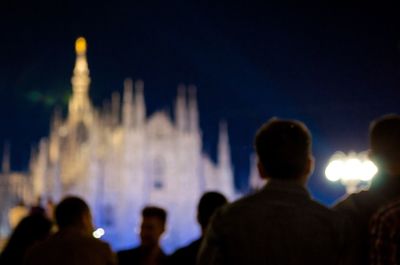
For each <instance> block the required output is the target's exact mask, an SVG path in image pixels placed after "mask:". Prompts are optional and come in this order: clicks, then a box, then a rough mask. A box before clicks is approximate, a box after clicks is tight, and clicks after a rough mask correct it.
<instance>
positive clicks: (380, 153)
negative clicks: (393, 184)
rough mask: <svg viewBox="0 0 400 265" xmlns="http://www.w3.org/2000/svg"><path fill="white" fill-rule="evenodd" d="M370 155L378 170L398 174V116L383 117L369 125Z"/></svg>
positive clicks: (399, 145)
mask: <svg viewBox="0 0 400 265" xmlns="http://www.w3.org/2000/svg"><path fill="white" fill-rule="evenodd" d="M369 135H370V136H369V137H370V154H371V158H372V159H373V160H374V162H375V163H377V164H378V166H379V170H383V171H385V173H388V174H392V175H398V174H400V165H399V159H400V116H399V115H396V114H389V115H385V116H383V117H381V118H378V119H377V120H375V121H373V122H372V123H371V125H370V133H369Z"/></svg>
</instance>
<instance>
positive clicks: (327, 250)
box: [198, 180, 347, 265]
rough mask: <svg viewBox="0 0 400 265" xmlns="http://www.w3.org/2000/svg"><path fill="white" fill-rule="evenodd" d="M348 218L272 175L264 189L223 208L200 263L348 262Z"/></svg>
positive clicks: (202, 251) (217, 217) (211, 230)
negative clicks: (272, 178)
mask: <svg viewBox="0 0 400 265" xmlns="http://www.w3.org/2000/svg"><path fill="white" fill-rule="evenodd" d="M344 227H345V218H343V217H342V216H340V215H339V214H337V213H335V212H334V211H332V210H330V209H328V208H326V207H324V206H322V205H321V204H319V203H317V202H316V201H314V200H312V199H311V197H310V195H309V193H308V191H307V190H306V189H305V188H304V187H303V186H301V185H299V184H297V183H294V182H292V181H278V180H270V181H269V182H268V183H267V185H266V186H265V187H264V188H263V189H262V190H261V191H259V192H257V193H255V194H253V195H250V196H248V197H245V198H243V199H240V200H238V201H236V202H234V203H232V204H230V205H227V206H225V207H223V208H222V209H220V210H219V211H218V212H217V214H216V215H215V216H214V218H213V220H212V223H211V225H210V227H209V229H208V231H207V233H206V237H205V239H204V240H203V243H202V246H201V249H200V254H199V257H198V261H199V264H201V265H206V264H252V265H257V264H271V265H274V264H277V265H278V264H279V265H286V264H292V265H293V264H324V265H329V264H332V265H333V264H335V265H336V264H342V263H344V262H345V260H346V255H347V253H346V245H345V242H346V233H344V231H343V229H344Z"/></svg>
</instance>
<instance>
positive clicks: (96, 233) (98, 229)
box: [93, 228, 106, 238]
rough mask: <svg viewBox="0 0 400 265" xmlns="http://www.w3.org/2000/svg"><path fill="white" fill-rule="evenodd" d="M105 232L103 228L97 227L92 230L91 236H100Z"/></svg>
mask: <svg viewBox="0 0 400 265" xmlns="http://www.w3.org/2000/svg"><path fill="white" fill-rule="evenodd" d="M105 233H106V232H105V231H104V229H103V228H97V229H96V230H95V231H94V232H93V237H94V238H101V237H102V236H104V234H105Z"/></svg>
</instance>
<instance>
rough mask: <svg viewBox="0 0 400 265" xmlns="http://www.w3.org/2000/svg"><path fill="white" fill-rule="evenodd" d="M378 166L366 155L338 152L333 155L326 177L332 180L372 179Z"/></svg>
mask: <svg viewBox="0 0 400 265" xmlns="http://www.w3.org/2000/svg"><path fill="white" fill-rule="evenodd" d="M377 172H378V168H377V167H376V166H375V164H374V163H373V162H372V161H370V160H369V159H368V158H367V157H366V156H365V155H362V154H360V155H357V154H355V153H350V154H349V155H345V154H344V153H341V152H338V153H336V154H334V155H333V156H332V159H331V161H330V162H329V164H328V166H327V167H326V169H325V175H326V178H327V179H328V180H330V181H338V180H341V181H342V182H346V181H352V182H354V181H370V180H371V179H372V178H373V177H374V176H375V174H376V173H377Z"/></svg>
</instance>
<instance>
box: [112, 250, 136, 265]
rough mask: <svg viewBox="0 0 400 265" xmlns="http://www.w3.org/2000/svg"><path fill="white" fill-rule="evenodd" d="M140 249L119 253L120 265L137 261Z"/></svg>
mask: <svg viewBox="0 0 400 265" xmlns="http://www.w3.org/2000/svg"><path fill="white" fill-rule="evenodd" d="M138 255H139V247H135V248H129V249H123V250H120V251H118V252H117V260H118V264H122V265H123V264H130V263H132V264H133V263H134V262H135V261H136V260H137V257H138Z"/></svg>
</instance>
